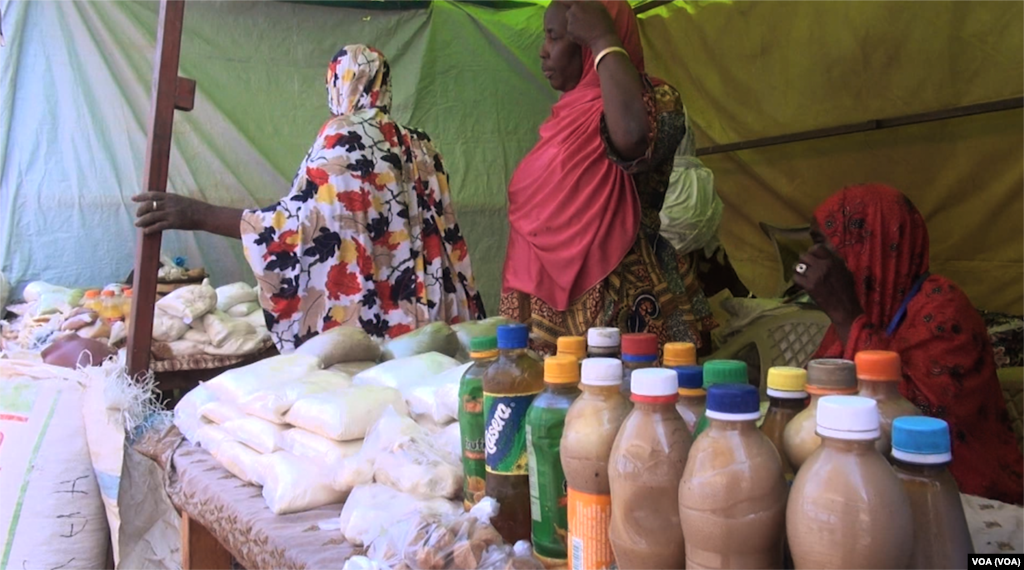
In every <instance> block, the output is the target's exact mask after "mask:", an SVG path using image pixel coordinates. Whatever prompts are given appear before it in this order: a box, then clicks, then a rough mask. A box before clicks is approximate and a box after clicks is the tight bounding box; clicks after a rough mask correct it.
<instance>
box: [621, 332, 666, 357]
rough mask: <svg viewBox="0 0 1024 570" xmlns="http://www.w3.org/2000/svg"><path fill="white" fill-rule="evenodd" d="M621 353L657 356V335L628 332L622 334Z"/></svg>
mask: <svg viewBox="0 0 1024 570" xmlns="http://www.w3.org/2000/svg"><path fill="white" fill-rule="evenodd" d="M622 354H631V355H634V356H653V357H655V358H657V357H658V335H656V334H652V333H629V334H624V335H622Z"/></svg>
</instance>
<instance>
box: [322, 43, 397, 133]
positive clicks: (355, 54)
mask: <svg viewBox="0 0 1024 570" xmlns="http://www.w3.org/2000/svg"><path fill="white" fill-rule="evenodd" d="M327 106H328V107H330V108H331V113H332V114H333V115H335V116H338V115H351V114H352V113H354V112H356V111H363V110H366V109H379V110H381V111H383V112H385V113H387V112H388V108H389V107H390V106H391V68H390V67H389V66H388V60H387V58H385V57H384V54H382V53H381V52H379V51H377V50H375V49H373V48H372V47H368V46H365V45H362V44H355V45H350V46H345V47H343V48H341V51H339V52H338V54H337V55H335V56H334V59H332V60H331V65H330V66H329V67H328V68H327Z"/></svg>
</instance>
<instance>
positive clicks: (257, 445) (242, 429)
mask: <svg viewBox="0 0 1024 570" xmlns="http://www.w3.org/2000/svg"><path fill="white" fill-rule="evenodd" d="M221 427H222V428H224V431H226V432H228V434H230V435H231V437H232V438H233V439H235V440H236V441H240V442H242V443H244V444H246V445H248V446H249V447H251V448H253V449H255V450H256V451H258V452H260V453H273V452H275V451H277V450H278V449H281V445H280V442H281V434H283V433H284V431H285V430H286V429H288V428H286V427H285V426H281V425H277V424H274V423H270V422H268V421H267V420H263V419H260V418H251V417H247V418H243V419H240V420H231V421H229V422H227V423H225V424H224V425H222V426H221Z"/></svg>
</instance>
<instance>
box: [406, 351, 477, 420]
mask: <svg viewBox="0 0 1024 570" xmlns="http://www.w3.org/2000/svg"><path fill="white" fill-rule="evenodd" d="M396 362H397V361H396ZM472 365H473V363H472V362H470V363H467V364H463V365H461V366H457V367H455V368H451V369H448V370H445V371H444V372H441V373H440V374H436V375H434V376H431V377H428V378H424V379H422V380H420V381H410V382H409V383H407V384H402V385H400V389H401V391H402V397H403V398H405V402H406V403H407V404H408V405H409V413H411V414H412V415H413V417H417V418H419V417H427V418H430V419H431V420H432V421H433V422H434V423H435V424H437V425H439V426H444V425H446V424H449V423H451V422H454V421H456V420H458V419H459V383H460V382H461V381H462V376H463V375H464V374H465V373H466V370H468V369H469V367H470V366H472Z"/></svg>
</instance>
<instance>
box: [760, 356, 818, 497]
mask: <svg viewBox="0 0 1024 570" xmlns="http://www.w3.org/2000/svg"><path fill="white" fill-rule="evenodd" d="M806 388H807V371H806V370H804V369H803V368H793V367H790V366H773V367H772V368H769V369H768V411H767V412H766V413H765V416H764V423H762V424H761V433H763V434H765V435H766V436H768V439H769V441H771V442H772V445H774V446H775V449H776V450H777V451H778V452H779V458H780V459H782V471H783V473H784V474H785V476H786V481H787V482H790V481H792V480H793V476H794V475H795V474H796V471H795V470H794V469H793V464H792V463H790V462H789V459H788V458H787V457H786V453H785V450H784V449H783V447H782V434H783V433H784V431H785V429H786V425H788V424H789V422H791V421H792V420H793V418H795V417H796V415H797V414H799V413H800V412H802V411H803V410H804V408H806V407H807V392H806Z"/></svg>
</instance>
